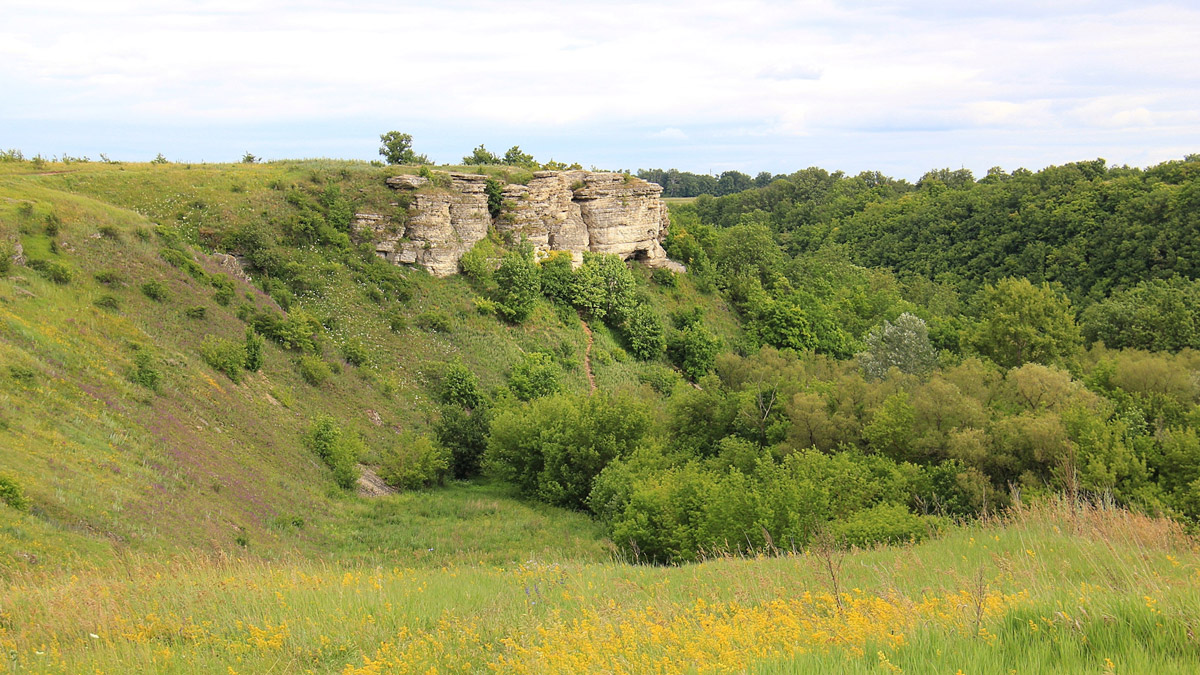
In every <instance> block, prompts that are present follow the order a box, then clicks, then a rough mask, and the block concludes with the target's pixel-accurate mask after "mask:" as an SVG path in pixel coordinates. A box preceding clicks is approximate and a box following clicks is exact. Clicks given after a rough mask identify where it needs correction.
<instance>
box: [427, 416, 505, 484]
mask: <svg viewBox="0 0 1200 675" xmlns="http://www.w3.org/2000/svg"><path fill="white" fill-rule="evenodd" d="M490 425H491V411H490V410H489V409H488V408H487V406H485V405H481V406H478V407H476V408H474V409H472V410H468V409H464V408H460V407H458V406H455V405H444V406H442V414H441V417H440V418H438V421H437V422H435V423H434V425H433V429H434V433H435V434H436V435H437V440H438V443H439V444H440V445H441V446H442V447H444V448H446V449H447V450H449V451H450V472H451V473H452V474H453V475H454V477H455V478H460V479H461V478H470V477H472V476H475V475H477V474H479V471H480V468H481V466H482V462H483V453H484V452H485V451H486V450H487V439H488V429H489V428H490Z"/></svg>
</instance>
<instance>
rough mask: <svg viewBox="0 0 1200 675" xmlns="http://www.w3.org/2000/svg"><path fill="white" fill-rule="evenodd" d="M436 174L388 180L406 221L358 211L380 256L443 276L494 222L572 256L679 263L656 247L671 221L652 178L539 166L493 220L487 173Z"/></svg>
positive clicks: (506, 191)
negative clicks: (605, 255)
mask: <svg viewBox="0 0 1200 675" xmlns="http://www.w3.org/2000/svg"><path fill="white" fill-rule="evenodd" d="M440 176H441V177H443V179H442V180H437V181H436V183H437V184H435V182H431V181H430V180H428V179H426V178H422V177H420V176H407V175H406V176H396V177H394V178H389V179H388V180H387V184H388V186H389V187H391V188H393V189H395V190H396V191H397V192H398V193H399V195H400V200H399V202H398V206H401V207H402V208H403V209H404V211H403V213H404V214H405V222H404V223H395V222H391V221H389V219H387V218H384V217H383V216H380V215H377V214H358V217H357V218H356V222H355V224H356V227H357V228H359V230H360V231H363V232H369V233H370V234H371V235H372V237H373V239H374V240H375V242H376V246H375V248H376V251H377V252H378V253H379V255H381V256H383V257H385V258H387V259H388V260H390V261H391V262H394V263H397V264H402V263H411V264H417V265H420V266H422V267H424V268H425V269H427V270H429V272H430V273H431V274H433V275H435V276H447V275H450V274H454V273H455V272H457V271H458V261H459V258H461V257H462V255H463V254H464V253H466V252H467V251H468V250H470V248H471V246H473V245H474V244H475V242H477V241H479V240H480V239H482V238H484V237H485V236H487V231H488V227H489V226H494V227H495V228H496V230H497V231H498V232H500V233H501V234H504V233H511V234H512V235H513V236H524V237H526V238H527V239H528V240H529V241H530V242H531V243H532V244H533V245H534V247H535V248H536V249H537V250H538V252H539V253H541V254H545V253H547V252H549V251H569V252H571V253H572V257H573V258H574V259H575V260H576V262H578V261H581V260H582V258H583V253H584V252H585V251H596V252H600V253H614V254H616V255H619V256H621V258H623V259H625V260H628V259H630V258H634V259H637V260H643V261H645V262H646V263H648V264H650V265H652V266H667V267H672V268H675V269H680V270H681V269H682V268H681V267H680V266H679V265H678V263H675V262H672V261H670V260H668V259H667V254H666V252H665V251H664V250H663V248H662V241H663V239H665V238H666V235H667V226H668V224H669V221H668V218H667V207H666V204H665V203H663V201H662V199H661V194H662V188H661V187H659V186H658V185H655V184H654V183H647V182H645V181H643V180H640V179H638V178H634V177H632V176H629V175H627V174H622V173H603V172H594V171H539V172H537V173H535V174H534V175H533V178H532V179H531V180H530V181H529V183H528V184H527V185H519V184H512V185H506V186H504V188H503V203H504V206H503V207H502V209H501V212H500V214H499V215H498V216H497V217H496V218H495V219H493V218H492V217H491V215H490V213H489V212H488V201H487V192H486V186H487V177H486V176H481V175H476V174H465V173H451V174H449V175H448V177H447V176H446V174H440Z"/></svg>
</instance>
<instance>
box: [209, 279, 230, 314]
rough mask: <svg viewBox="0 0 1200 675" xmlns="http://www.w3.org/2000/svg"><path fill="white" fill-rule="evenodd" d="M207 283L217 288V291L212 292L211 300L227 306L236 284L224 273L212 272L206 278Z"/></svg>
mask: <svg viewBox="0 0 1200 675" xmlns="http://www.w3.org/2000/svg"><path fill="white" fill-rule="evenodd" d="M208 283H210V284H212V287H213V288H215V289H217V292H216V293H215V294H213V300H215V301H216V303H217V304H218V305H221V306H222V307H226V306H228V305H229V303H230V301H232V300H233V296H234V294H235V293H236V292H237V285H236V284H234V283H233V279H230V278H229V277H228V276H226V275H224V274H214V275H212V276H210V277H209V278H208Z"/></svg>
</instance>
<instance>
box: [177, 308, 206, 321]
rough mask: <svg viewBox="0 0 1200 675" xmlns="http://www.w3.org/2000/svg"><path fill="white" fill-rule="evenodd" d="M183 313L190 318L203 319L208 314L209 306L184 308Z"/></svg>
mask: <svg viewBox="0 0 1200 675" xmlns="http://www.w3.org/2000/svg"><path fill="white" fill-rule="evenodd" d="M183 315H184V316H186V317H187V318H189V319H203V318H204V317H206V316H208V308H207V307H204V306H200V305H197V306H195V307H188V308H187V309H185V310H183Z"/></svg>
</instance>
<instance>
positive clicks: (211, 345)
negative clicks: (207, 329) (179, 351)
mask: <svg viewBox="0 0 1200 675" xmlns="http://www.w3.org/2000/svg"><path fill="white" fill-rule="evenodd" d="M200 357H201V358H203V359H204V362H205V363H207V364H208V365H209V366H212V368H213V369H214V370H217V371H220V372H222V373H225V376H226V377H228V378H229V379H231V380H233V381H234V382H235V383H237V382H240V381H241V379H242V368H244V367H245V365H246V348H245V347H244V346H243V345H242V343H240V342H234V341H233V340H226V339H224V338H219V337H216V336H215V335H209V336H208V337H206V338H204V342H202V343H200Z"/></svg>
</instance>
